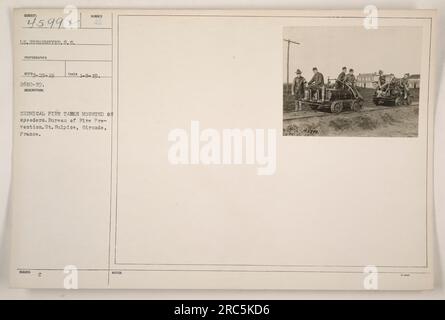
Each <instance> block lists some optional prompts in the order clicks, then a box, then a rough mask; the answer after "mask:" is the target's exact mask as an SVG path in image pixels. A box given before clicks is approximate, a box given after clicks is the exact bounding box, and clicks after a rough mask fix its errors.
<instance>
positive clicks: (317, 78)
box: [307, 71, 324, 87]
mask: <svg viewBox="0 0 445 320" xmlns="http://www.w3.org/2000/svg"><path fill="white" fill-rule="evenodd" d="M307 84H308V85H309V86H311V87H321V86H323V85H324V77H323V74H322V73H320V72H318V71H317V72H316V73H315V74H314V76H313V77H312V79H311V80H310V81H309V82H308V83H307Z"/></svg>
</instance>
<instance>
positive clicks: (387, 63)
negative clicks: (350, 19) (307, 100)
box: [283, 27, 422, 81]
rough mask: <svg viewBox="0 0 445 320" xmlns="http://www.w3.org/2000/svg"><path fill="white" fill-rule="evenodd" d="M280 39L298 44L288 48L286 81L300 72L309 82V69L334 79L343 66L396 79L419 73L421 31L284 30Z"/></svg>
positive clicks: (398, 29) (289, 28)
mask: <svg viewBox="0 0 445 320" xmlns="http://www.w3.org/2000/svg"><path fill="white" fill-rule="evenodd" d="M283 37H284V39H290V40H293V41H296V42H299V43H300V45H294V44H291V48H290V54H289V56H290V67H289V69H290V70H289V78H290V79H293V78H294V77H295V71H296V70H297V68H298V69H301V70H302V71H303V76H304V77H305V78H306V79H310V78H311V77H312V75H313V72H312V68H313V67H315V66H316V67H318V70H319V71H320V72H321V73H323V75H324V77H325V81H327V78H328V77H330V78H336V77H337V75H338V74H339V73H340V72H341V68H342V67H343V66H346V67H347V68H348V70H349V68H353V69H354V71H355V72H354V73H355V75H356V76H357V75H358V74H359V73H372V72H377V71H378V70H383V71H384V72H385V73H394V74H395V75H396V77H399V76H402V75H403V74H405V73H407V72H409V73H411V74H418V73H420V69H421V68H420V63H421V41H422V28H420V27H380V28H379V29H377V30H367V29H365V28H363V27H287V28H285V29H284V32H283ZM286 61H287V42H285V41H283V62H284V74H283V78H284V81H286Z"/></svg>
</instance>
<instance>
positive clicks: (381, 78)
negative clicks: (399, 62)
mask: <svg viewBox="0 0 445 320" xmlns="http://www.w3.org/2000/svg"><path fill="white" fill-rule="evenodd" d="M385 83H386V77H385V76H384V75H383V71H382V70H379V80H378V83H377V84H378V87H379V88H382V87H383V86H384V85H385Z"/></svg>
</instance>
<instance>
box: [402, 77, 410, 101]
mask: <svg viewBox="0 0 445 320" xmlns="http://www.w3.org/2000/svg"><path fill="white" fill-rule="evenodd" d="M400 86H401V87H402V89H403V92H404V97H405V99H406V98H407V97H408V93H409V81H408V78H402V79H401V80H400Z"/></svg>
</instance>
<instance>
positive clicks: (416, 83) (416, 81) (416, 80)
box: [408, 74, 420, 89]
mask: <svg viewBox="0 0 445 320" xmlns="http://www.w3.org/2000/svg"><path fill="white" fill-rule="evenodd" d="M408 83H409V87H410V88H412V89H417V88H419V87H420V74H412V75H410V76H409V78H408Z"/></svg>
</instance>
